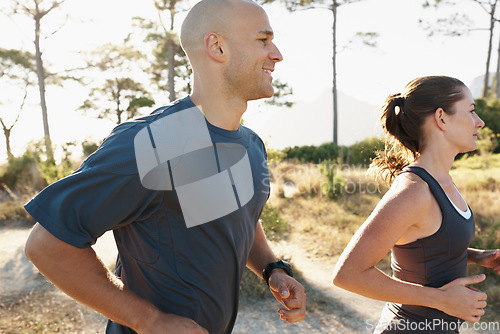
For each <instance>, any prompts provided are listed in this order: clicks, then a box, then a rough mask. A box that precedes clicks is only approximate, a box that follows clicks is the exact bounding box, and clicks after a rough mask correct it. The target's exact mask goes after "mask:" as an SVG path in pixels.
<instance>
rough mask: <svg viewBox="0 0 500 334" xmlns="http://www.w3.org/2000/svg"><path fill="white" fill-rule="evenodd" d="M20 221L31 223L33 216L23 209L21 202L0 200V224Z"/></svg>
mask: <svg viewBox="0 0 500 334" xmlns="http://www.w3.org/2000/svg"><path fill="white" fill-rule="evenodd" d="M15 221H20V222H23V223H26V224H33V222H34V220H33V218H32V217H31V216H30V215H29V214H28V212H26V210H24V207H23V203H19V202H16V201H5V202H0V226H3V225H7V224H12V222H15Z"/></svg>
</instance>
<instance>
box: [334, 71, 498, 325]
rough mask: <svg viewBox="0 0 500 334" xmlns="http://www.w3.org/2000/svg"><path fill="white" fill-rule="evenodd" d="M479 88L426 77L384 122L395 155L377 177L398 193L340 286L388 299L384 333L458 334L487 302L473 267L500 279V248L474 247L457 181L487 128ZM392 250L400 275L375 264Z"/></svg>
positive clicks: (395, 101) (348, 258)
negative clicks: (460, 159)
mask: <svg viewBox="0 0 500 334" xmlns="http://www.w3.org/2000/svg"><path fill="white" fill-rule="evenodd" d="M474 107H475V105H474V99H473V98H472V95H471V92H470V90H469V89H468V88H467V87H466V86H465V85H464V84H463V83H462V82H461V81H460V80H457V79H454V78H450V77H444V76H430V77H422V78H417V79H415V80H413V81H411V82H410V83H408V85H406V87H405V90H404V92H403V93H402V94H395V95H390V96H389V97H388V98H387V100H386V102H385V104H384V106H383V113H382V117H381V121H382V127H383V128H384V131H385V132H386V134H387V138H386V149H385V152H383V153H382V154H381V155H380V156H379V157H378V158H377V159H375V160H374V161H373V162H372V164H371V166H370V169H369V172H371V173H373V174H375V176H376V177H377V180H380V179H382V180H384V181H386V183H387V184H388V185H390V189H389V191H388V192H387V193H386V194H385V195H384V197H383V198H382V200H381V201H380V203H379V204H378V205H377V207H376V208H375V210H374V211H373V212H372V214H371V215H370V216H369V217H368V219H367V220H366V222H365V223H364V224H363V225H362V226H361V228H360V229H359V230H358V231H357V233H356V234H355V235H354V237H353V238H352V240H351V241H350V243H349V244H348V246H347V247H346V249H345V250H344V252H343V253H342V255H341V256H340V259H339V261H338V263H337V265H336V268H335V272H334V278H333V283H334V284H335V285H337V286H339V287H341V288H344V289H346V290H350V291H352V292H356V293H358V294H361V295H364V296H366V297H370V298H373V299H378V300H383V301H387V302H388V303H387V304H386V306H385V308H384V310H383V312H382V317H381V319H380V321H379V323H378V325H377V327H376V329H375V333H405V332H406V333H458V329H459V327H460V323H461V322H462V321H463V320H466V321H471V322H478V321H479V319H480V318H481V316H482V315H483V314H484V310H483V308H484V307H485V306H486V294H485V293H483V292H481V291H479V290H477V289H475V288H467V285H469V284H474V283H479V282H481V281H483V280H484V279H485V275H478V276H470V277H466V267H467V264H468V263H476V264H479V265H482V266H485V267H489V268H494V270H495V271H496V272H497V273H500V250H487V251H484V250H476V249H471V248H468V246H469V243H470V242H471V240H472V238H473V236H474V218H473V215H472V212H471V211H470V209H469V207H468V205H467V203H466V202H465V200H464V199H463V198H462V196H461V195H460V192H459V191H458V189H457V188H456V187H455V185H454V184H453V180H452V178H451V176H450V174H449V171H450V168H451V165H452V164H453V161H454V159H455V156H456V155H457V154H458V153H463V152H469V151H472V150H475V149H476V147H477V145H476V140H477V133H478V130H479V129H481V128H482V127H483V126H484V122H483V121H482V120H481V119H480V118H479V116H478V115H477V114H476V113H475V111H474ZM390 250H392V253H391V255H392V261H391V264H392V270H393V277H389V276H387V275H385V274H384V273H383V272H381V271H380V270H378V269H377V268H376V267H375V265H376V264H377V263H378V262H379V261H380V260H381V259H382V258H383V257H384V256H385V255H386V254H387V253H388V252H389V251H390Z"/></svg>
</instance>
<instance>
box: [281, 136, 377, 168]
mask: <svg viewBox="0 0 500 334" xmlns="http://www.w3.org/2000/svg"><path fill="white" fill-rule="evenodd" d="M383 149H384V140H383V139H382V138H377V137H370V138H366V139H364V140H362V141H360V142H358V143H356V144H353V145H351V146H349V147H346V146H338V145H335V144H334V143H325V144H322V145H320V146H314V145H305V146H295V147H293V148H286V149H285V150H284V153H285V154H286V156H285V158H286V159H297V160H299V161H301V162H313V163H321V162H322V161H325V160H337V159H341V160H342V161H341V163H343V162H347V163H349V164H352V165H364V166H366V165H368V164H370V162H371V159H373V158H375V154H376V151H380V150H383Z"/></svg>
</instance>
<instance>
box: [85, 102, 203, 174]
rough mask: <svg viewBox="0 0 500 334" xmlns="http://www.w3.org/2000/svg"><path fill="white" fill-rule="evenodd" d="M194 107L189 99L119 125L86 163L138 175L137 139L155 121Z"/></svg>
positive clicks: (115, 171)
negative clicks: (136, 159)
mask: <svg viewBox="0 0 500 334" xmlns="http://www.w3.org/2000/svg"><path fill="white" fill-rule="evenodd" d="M192 106H194V105H193V104H192V102H191V100H189V98H184V99H180V100H177V101H174V102H172V103H170V104H168V105H166V106H162V107H160V108H157V109H155V110H154V111H153V112H152V113H151V114H149V115H147V116H144V117H140V118H136V119H133V120H130V121H126V122H124V123H121V124H119V125H117V126H116V127H115V128H114V129H113V130H112V131H111V133H110V134H109V135H108V136H107V137H106V138H104V140H103V142H102V144H101V145H100V146H99V148H98V149H97V150H96V151H95V152H94V153H93V154H92V155H91V156H89V157H88V158H87V160H86V161H85V163H86V165H87V166H89V167H96V168H99V169H105V170H111V169H112V170H113V172H114V173H124V174H129V173H136V172H137V169H136V161H135V142H134V141H135V137H136V136H137V134H138V133H139V132H141V130H143V129H146V128H147V127H149V126H150V125H151V124H152V123H154V122H155V121H157V120H159V119H161V118H163V117H166V116H168V115H171V114H173V113H176V112H178V111H181V110H184V109H188V108H190V107H192Z"/></svg>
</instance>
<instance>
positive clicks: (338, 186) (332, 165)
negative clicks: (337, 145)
mask: <svg viewBox="0 0 500 334" xmlns="http://www.w3.org/2000/svg"><path fill="white" fill-rule="evenodd" d="M318 167H319V170H320V171H321V173H322V174H323V175H325V176H326V179H327V182H326V183H324V184H323V185H322V187H321V192H322V193H323V195H325V196H326V197H327V198H328V199H330V200H335V199H337V198H339V197H340V196H342V193H343V191H344V189H345V185H346V180H345V178H344V176H343V175H342V171H341V170H340V168H339V167H338V164H337V163H336V162H335V161H333V160H326V161H323V162H321V163H320V164H319V166H318Z"/></svg>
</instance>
